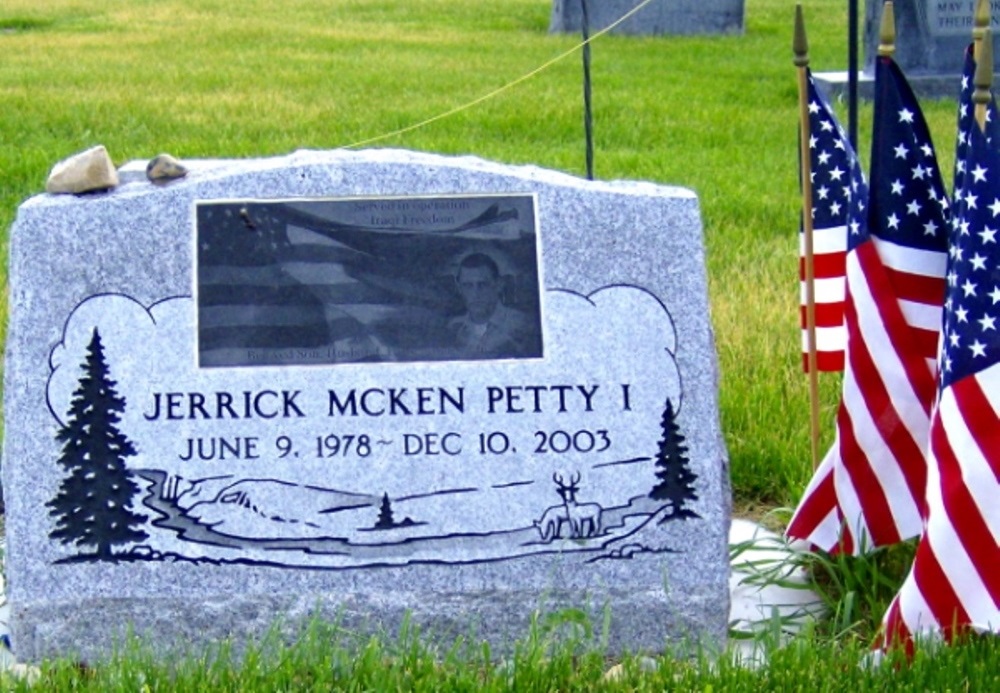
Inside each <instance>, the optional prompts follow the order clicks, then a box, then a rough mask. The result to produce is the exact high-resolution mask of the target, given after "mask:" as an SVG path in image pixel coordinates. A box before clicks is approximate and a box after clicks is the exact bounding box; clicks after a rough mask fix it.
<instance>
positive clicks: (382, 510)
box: [375, 493, 396, 529]
mask: <svg viewBox="0 0 1000 693" xmlns="http://www.w3.org/2000/svg"><path fill="white" fill-rule="evenodd" d="M395 526H396V522H395V520H393V519H392V503H390V502H389V494H388V493H383V494H382V505H381V507H379V509H378V522H376V523H375V527H376V528H377V529H390V528H392V527H395Z"/></svg>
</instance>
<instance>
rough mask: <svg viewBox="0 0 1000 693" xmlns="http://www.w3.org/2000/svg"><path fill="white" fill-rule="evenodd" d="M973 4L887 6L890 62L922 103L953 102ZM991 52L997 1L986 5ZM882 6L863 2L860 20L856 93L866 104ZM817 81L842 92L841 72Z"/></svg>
mask: <svg viewBox="0 0 1000 693" xmlns="http://www.w3.org/2000/svg"><path fill="white" fill-rule="evenodd" d="M976 1H977V0H916V1H915V2H896V3H894V4H893V13H894V16H895V29H896V35H895V50H894V52H893V59H894V60H895V61H896V63H897V64H898V65H899V66H900V67H901V68H902V69H903V72H904V73H905V74H906V77H907V81H909V83H910V86H912V87H913V90H914V92H915V93H916V94H917V95H918V96H921V97H926V98H951V99H955V98H957V97H958V93H959V90H960V87H961V75H962V65H963V61H964V56H965V49H966V47H967V46H968V45H969V44H970V43H971V42H972V29H973V21H974V15H975V6H976ZM990 5H991V8H990V9H991V16H992V25H991V26H992V29H993V50H994V54H995V52H996V51H997V50H1000V43H998V41H1000V37H998V35H997V34H998V30H1000V0H990ZM882 12H883V2H882V0H865V13H864V17H863V26H862V33H863V37H864V38H863V42H864V63H863V66H862V72H861V74H859V76H858V77H859V79H858V85H859V86H858V91H859V94H860V95H861V96H862V97H864V98H871V97H872V93H873V90H874V79H875V59H876V58H877V57H878V46H879V26H880V24H881V20H882ZM816 77H817V79H818V80H819V81H820V83H821V84H823V86H824V88H825V89H826V90H827V91H828V92H830V93H831V94H832V95H835V96H839V95H842V94H843V93H844V92H845V91H846V89H847V77H848V74H847V72H819V73H816Z"/></svg>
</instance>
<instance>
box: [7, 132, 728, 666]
mask: <svg viewBox="0 0 1000 693" xmlns="http://www.w3.org/2000/svg"><path fill="white" fill-rule="evenodd" d="M188 164H189V167H190V169H191V171H190V173H189V174H188V175H187V176H186V177H184V178H182V179H179V180H177V181H175V182H174V183H172V184H171V185H169V186H152V185H150V184H149V183H148V182H147V181H146V180H145V178H144V177H143V176H142V167H143V166H144V163H143V164H141V165H139V167H138V168H137V167H136V166H130V167H129V171H134V172H135V173H136V174H138V175H135V176H132V174H130V176H131V178H126V182H125V183H124V184H122V185H121V186H120V187H118V188H117V189H115V190H114V191H112V192H111V193H110V194H108V195H102V196H97V197H94V196H88V197H79V198H77V197H65V196H60V197H56V196H49V195H41V196H37V197H34V198H32V199H30V200H28V201H26V202H25V203H24V204H22V205H21V207H20V208H19V210H18V215H17V219H16V222H15V224H14V227H13V229H12V230H11V236H10V237H11V246H10V272H9V277H10V299H9V300H10V306H11V308H10V320H9V331H8V341H7V352H6V364H5V369H4V378H5V382H4V385H5V387H4V398H5V401H4V413H5V421H4V437H3V464H2V473H3V482H4V484H3V485H4V489H5V491H6V492H7V494H6V497H7V516H6V531H7V540H8V541H7V551H6V569H7V575H8V578H9V592H8V595H7V596H8V599H9V601H10V605H11V640H12V644H13V650H14V653H15V654H16V656H17V657H18V659H20V660H22V661H27V662H31V661H37V660H39V659H42V658H44V657H49V656H53V655H60V654H67V653H72V654H74V655H75V656H78V657H81V658H83V659H84V660H88V659H92V658H95V657H99V656H102V655H106V654H107V653H108V652H109V651H110V650H111V648H112V647H113V644H114V643H115V642H116V641H120V640H121V638H122V637H123V636H124V635H125V634H126V633H127V632H128V630H129V628H132V629H133V630H134V632H135V633H137V634H138V635H139V636H141V637H143V638H146V639H148V640H149V641H151V642H152V643H153V644H154V646H155V647H157V648H158V651H163V650H164V649H165V648H168V647H170V646H173V645H177V644H181V645H184V646H188V647H190V646H196V645H198V644H200V643H204V642H206V641H209V640H212V639H217V638H222V637H230V636H231V637H233V638H235V639H236V640H237V641H241V640H245V639H246V638H249V637H254V636H260V635H261V634H263V633H264V632H266V630H267V629H268V628H269V627H270V626H271V625H272V624H273V623H274V622H275V620H276V619H277V618H279V616H280V617H284V619H285V623H294V622H296V621H298V620H301V619H306V618H308V617H310V616H312V615H313V614H316V613H319V614H320V615H322V616H325V617H328V618H330V619H331V620H335V621H337V622H338V623H340V624H342V625H343V626H344V627H345V628H348V629H352V630H355V631H357V632H365V633H370V632H387V633H389V634H393V633H396V632H398V631H399V628H400V627H401V624H402V623H404V620H405V619H406V618H408V617H409V618H410V619H411V620H412V622H413V623H414V624H416V625H418V626H420V627H421V628H422V629H423V630H424V631H425V632H428V633H429V637H433V638H434V639H435V640H437V641H440V642H442V643H445V644H451V642H452V641H453V638H454V637H456V636H458V635H463V636H470V635H471V636H472V637H474V638H482V639H484V640H488V641H489V642H490V643H491V644H492V646H493V647H494V648H495V651H496V652H498V653H501V654H500V656H504V654H503V653H508V654H509V653H510V651H511V645H512V643H513V641H514V640H515V639H517V638H523V637H524V636H525V635H527V633H528V629H529V625H530V623H531V622H532V618H533V616H535V615H536V614H537V613H538V611H539V610H541V611H542V612H547V613H552V614H554V615H558V614H559V613H560V612H561V611H562V610H565V609H574V610H583V611H584V612H585V613H587V614H588V615H589V617H590V618H591V620H592V622H593V623H595V624H599V623H602V622H603V619H604V617H605V616H604V615H605V613H606V611H607V612H610V614H611V621H610V631H609V633H608V637H609V649H610V650H611V652H621V651H624V650H637V649H642V650H647V651H655V650H660V649H662V648H663V647H665V646H666V644H667V643H681V642H692V641H696V640H704V641H707V642H708V643H710V644H711V646H713V647H716V648H721V647H723V646H724V641H725V638H726V632H727V631H726V629H727V620H728V614H729V588H728V578H729V560H728V527H729V511H730V498H729V486H728V469H727V463H726V452H725V447H724V444H723V440H722V435H721V430H720V427H719V420H718V405H717V393H716V387H717V377H716V362H715V348H714V341H713V336H712V330H711V322H710V315H709V306H708V295H707V286H706V273H705V253H704V247H703V245H702V234H701V221H700V216H699V209H698V200H697V197H696V196H695V195H694V194H693V193H692V192H690V191H688V190H684V189H680V188H674V187H665V186H659V185H654V184H651V183H642V182H588V181H583V180H580V179H578V178H574V177H571V176H567V175H564V174H561V173H556V172H552V171H546V170H543V169H539V168H535V167H515V166H505V165H501V164H496V163H490V162H486V161H482V160H480V159H475V158H469V157H465V158H448V157H441V156H434V155H428V154H417V153H412V152H405V151H393V150H374V151H365V152H350V151H334V152H311V151H303V152H297V153H295V154H292V155H289V156H285V157H278V158H273V159H251V160H244V161H228V162H223V161H198V162H188ZM66 441H75V443H74V444H73V445H69V444H67V443H66ZM95 459H96V460H98V461H99V462H100V463H99V464H97V465H95V464H94V461H95ZM110 489H117V491H114V492H112V491H111V490H110ZM81 515H85V516H86V518H87V521H86V522H83V521H80V520H79V518H80V516H81ZM574 613H577V612H576V611H574ZM573 623H576V621H575V620H574V621H573ZM570 625H572V624H570ZM600 631H601V628H599V627H598V628H595V632H600Z"/></svg>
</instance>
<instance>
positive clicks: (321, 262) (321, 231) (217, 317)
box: [194, 195, 543, 367]
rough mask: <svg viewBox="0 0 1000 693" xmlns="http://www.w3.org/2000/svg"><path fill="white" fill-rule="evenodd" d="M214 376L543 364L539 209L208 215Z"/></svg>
mask: <svg viewBox="0 0 1000 693" xmlns="http://www.w3.org/2000/svg"><path fill="white" fill-rule="evenodd" d="M195 217H196V219H195V242H196V254H195V255H196V264H197V266H196V272H195V287H194V291H195V296H196V303H197V310H198V315H197V321H198V328H197V336H198V346H197V351H198V364H199V366H201V367H237V366H258V365H310V364H317V365H323V364H336V363H378V362H420V361H466V360H488V359H532V358H541V357H542V356H543V335H542V314H541V277H540V272H539V252H540V249H539V247H538V234H537V229H536V214H535V197H534V196H533V195H469V196H464V195H463V196H435V197H384V198H346V199H325V200H313V199H310V200H300V199H296V200H235V201H233V200H218V201H217V200H212V201H203V202H198V203H197V204H196V206H195Z"/></svg>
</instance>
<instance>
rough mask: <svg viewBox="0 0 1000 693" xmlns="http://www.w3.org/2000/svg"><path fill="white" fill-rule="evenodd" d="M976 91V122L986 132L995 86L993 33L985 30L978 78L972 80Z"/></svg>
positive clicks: (974, 95)
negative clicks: (992, 92) (991, 96)
mask: <svg viewBox="0 0 1000 693" xmlns="http://www.w3.org/2000/svg"><path fill="white" fill-rule="evenodd" d="M972 82H973V84H975V85H976V90H975V91H974V92H972V103H974V104H976V122H977V123H978V124H979V129H980V130H982V131H983V132H984V133H985V132H986V106H987V105H988V104H989V102H990V87H991V86H992V85H993V32H991V31H990V29H989V27H986V28H985V29H983V40H982V41H981V42H980V46H979V58H978V59H977V60H976V76H975V77H974V78H973V80H972Z"/></svg>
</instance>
